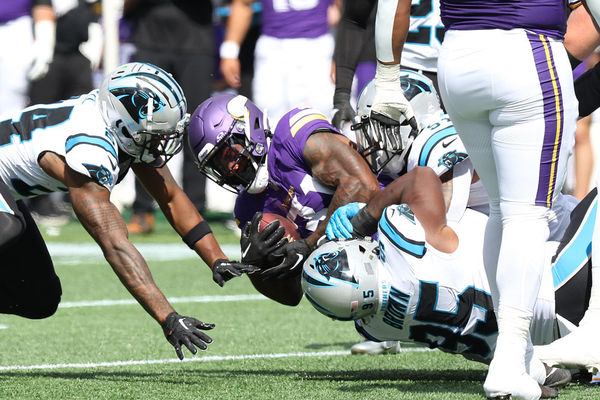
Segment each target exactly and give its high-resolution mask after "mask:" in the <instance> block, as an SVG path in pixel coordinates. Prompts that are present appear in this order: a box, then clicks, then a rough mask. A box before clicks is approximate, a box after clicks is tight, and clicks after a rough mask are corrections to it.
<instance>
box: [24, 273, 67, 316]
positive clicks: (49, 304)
mask: <svg viewBox="0 0 600 400" xmlns="http://www.w3.org/2000/svg"><path fill="white" fill-rule="evenodd" d="M61 296H62V287H61V284H60V279H59V278H58V276H55V277H54V278H53V279H51V280H49V281H45V282H44V283H43V285H39V287H38V288H37V290H36V295H35V296H34V297H35V298H32V299H30V301H29V302H28V304H27V306H26V307H24V308H23V309H22V310H21V312H20V313H19V315H20V316H22V317H25V318H29V319H43V318H48V317H51V316H52V315H54V313H56V310H57V309H58V305H59V304H60V299H61Z"/></svg>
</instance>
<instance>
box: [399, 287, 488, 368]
mask: <svg viewBox="0 0 600 400" xmlns="http://www.w3.org/2000/svg"><path fill="white" fill-rule="evenodd" d="M438 296H439V286H438V285H437V284H435V283H429V282H423V281H421V292H420V295H419V303H418V306H417V310H416V312H415V319H417V320H419V321H423V322H435V323H438V324H442V325H446V326H448V327H449V328H453V329H449V328H445V327H443V326H437V325H417V326H413V327H411V328H410V333H411V339H413V340H415V341H418V342H422V343H426V344H428V345H429V346H430V347H432V348H435V347H439V348H441V349H443V350H446V351H450V352H453V353H456V352H465V353H471V354H476V355H478V356H481V357H483V358H485V357H487V356H488V355H489V353H490V350H491V349H490V347H489V346H488V344H487V342H486V341H485V340H483V339H481V338H479V337H477V336H474V335H461V334H460V329H457V328H464V327H465V326H466V324H467V322H469V318H470V316H471V313H472V309H473V307H477V308H479V309H481V310H483V311H484V312H483V313H482V315H483V318H482V319H480V320H479V321H477V322H476V325H475V328H474V330H473V331H474V332H475V333H479V334H482V335H490V334H492V333H495V332H497V331H498V325H497V323H496V316H495V315H494V313H493V311H492V310H493V306H492V298H491V296H490V295H489V294H487V293H485V292H483V291H481V290H478V289H475V288H473V287H469V288H468V289H466V290H465V291H464V292H462V293H461V294H460V295H459V296H458V309H457V310H456V312H447V311H440V310H436V309H435V303H436V300H437V298H438ZM459 346H462V347H463V349H459ZM464 347H466V348H467V350H464Z"/></svg>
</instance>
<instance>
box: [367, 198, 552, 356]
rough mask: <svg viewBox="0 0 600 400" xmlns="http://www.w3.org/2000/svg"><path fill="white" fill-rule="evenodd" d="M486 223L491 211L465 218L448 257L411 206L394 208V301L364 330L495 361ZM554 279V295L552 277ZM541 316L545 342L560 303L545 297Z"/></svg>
mask: <svg viewBox="0 0 600 400" xmlns="http://www.w3.org/2000/svg"><path fill="white" fill-rule="evenodd" d="M486 222H487V216H486V215H484V214H482V213H480V212H477V211H474V210H467V211H466V212H465V214H464V216H463V218H462V219H461V221H460V223H455V224H451V226H452V228H453V229H454V230H455V231H456V234H457V235H458V238H459V245H458V248H457V249H456V251H454V252H453V253H451V254H448V253H443V252H440V251H438V250H436V249H435V248H433V247H432V246H431V245H429V244H428V243H426V242H425V232H424V230H423V228H422V226H421V224H420V223H419V221H418V220H417V218H416V217H415V215H414V214H413V212H412V211H411V210H410V209H409V208H408V206H406V205H405V204H401V205H394V206H390V207H387V208H386V209H385V211H384V213H383V216H382V218H381V220H380V222H379V231H378V237H379V244H380V255H379V257H380V262H381V263H382V265H383V270H384V273H385V275H387V279H386V280H387V282H386V283H385V284H384V285H385V286H386V287H387V289H388V290H389V296H388V297H387V298H388V300H387V304H386V305H385V306H384V307H385V308H384V309H383V311H380V312H378V313H377V314H375V315H372V316H370V317H367V318H364V319H361V320H358V321H356V329H357V330H358V331H359V332H360V333H361V334H362V335H363V336H365V337H366V338H367V339H370V340H376V341H386V340H401V341H414V342H417V343H420V344H423V345H425V346H428V347H430V348H440V349H441V350H444V351H448V352H451V353H458V354H462V355H464V356H465V357H467V358H469V359H473V360H478V361H484V362H486V361H489V360H491V357H492V355H493V351H494V349H495V345H496V337H497V330H498V327H497V323H496V317H495V315H494V312H493V306H492V298H491V295H490V288H489V284H488V281H487V277H486V274H485V270H484V267H483V251H482V248H483V237H484V231H485V225H486ZM549 259H550V258H549ZM549 259H548V263H547V265H548V267H549V265H550V264H549ZM548 270H549V268H548ZM547 275H549V274H547ZM546 283H547V285H550V286H549V290H550V293H553V288H552V284H551V282H548V281H547V282H546ZM547 285H546V286H547ZM546 289H547V288H546ZM543 293H544V294H547V293H548V290H544V292H543ZM544 300H546V298H544ZM550 300H552V299H550ZM534 313H535V323H534V325H536V327H535V328H532V330H534V331H535V332H537V333H538V334H540V335H545V336H544V337H535V338H533V340H534V341H535V342H537V343H540V342H542V343H545V342H546V341H547V340H548V335H550V338H551V336H552V326H553V322H554V302H553V301H540V302H539V303H538V305H536V310H535V311H534Z"/></svg>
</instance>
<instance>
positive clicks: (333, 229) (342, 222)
mask: <svg viewBox="0 0 600 400" xmlns="http://www.w3.org/2000/svg"><path fill="white" fill-rule="evenodd" d="M362 207H364V203H348V204H345V205H343V206H341V207H339V208H338V209H337V210H335V211H334V212H333V214H332V215H331V217H330V218H329V223H328V224H327V228H325V234H326V235H327V238H328V239H329V240H333V239H351V238H352V230H353V228H352V222H350V220H351V219H352V217H354V216H355V215H356V214H358V212H359V211H360V209H361V208H362Z"/></svg>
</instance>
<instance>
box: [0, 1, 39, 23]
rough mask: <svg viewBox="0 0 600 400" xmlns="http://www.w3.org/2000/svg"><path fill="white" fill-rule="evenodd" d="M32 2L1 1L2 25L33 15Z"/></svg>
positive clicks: (0, 20)
mask: <svg viewBox="0 0 600 400" xmlns="http://www.w3.org/2000/svg"><path fill="white" fill-rule="evenodd" d="M31 1H32V0H10V1H0V23H5V22H9V21H12V20H13V19H17V18H19V17H22V16H24V15H29V14H31Z"/></svg>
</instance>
